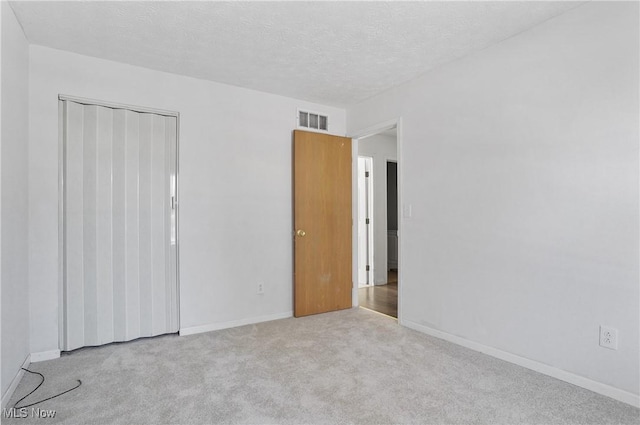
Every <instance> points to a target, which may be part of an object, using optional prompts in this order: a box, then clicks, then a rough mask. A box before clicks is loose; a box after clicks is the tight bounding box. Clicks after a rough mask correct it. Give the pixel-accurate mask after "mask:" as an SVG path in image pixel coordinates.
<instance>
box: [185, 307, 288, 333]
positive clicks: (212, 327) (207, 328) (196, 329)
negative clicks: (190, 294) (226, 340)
mask: <svg viewBox="0 0 640 425" xmlns="http://www.w3.org/2000/svg"><path fill="white" fill-rule="evenodd" d="M292 316H293V312H292V311H287V312H285V313H277V314H270V315H267V316H259V317H250V318H248V319H241V320H232V321H230V322H220V323H210V324H208V325H200V326H191V327H188V328H182V329H180V336H185V335H193V334H199V333H203V332H211V331H219V330H220V329H228V328H235V327H238V326H245V325H253V324H254V323H261V322H270V321H272V320H279V319H287V318H289V317H292Z"/></svg>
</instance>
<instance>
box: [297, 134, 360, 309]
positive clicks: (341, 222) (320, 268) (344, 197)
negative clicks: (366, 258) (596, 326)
mask: <svg viewBox="0 0 640 425" xmlns="http://www.w3.org/2000/svg"><path fill="white" fill-rule="evenodd" d="M293 152H294V154H293V168H294V234H295V235H294V241H295V242H294V245H295V248H294V256H295V258H294V315H295V316H296V317H300V316H307V315H310V314H317V313H324V312H328V311H334V310H341V309H345V308H351V306H352V304H351V290H352V287H353V284H352V281H351V277H352V269H351V225H352V216H351V202H352V200H351V166H352V165H351V139H349V138H346V137H339V136H331V135H328V134H320V133H311V132H306V131H299V130H296V131H294V136H293Z"/></svg>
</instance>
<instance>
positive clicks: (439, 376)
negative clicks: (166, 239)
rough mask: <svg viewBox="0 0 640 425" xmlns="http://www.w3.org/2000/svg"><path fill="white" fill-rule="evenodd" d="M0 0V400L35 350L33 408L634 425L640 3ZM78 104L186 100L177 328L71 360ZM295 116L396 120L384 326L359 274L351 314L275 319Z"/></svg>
mask: <svg viewBox="0 0 640 425" xmlns="http://www.w3.org/2000/svg"><path fill="white" fill-rule="evenodd" d="M1 7H2V9H1V13H2V16H1V36H2V44H1V60H2V67H1V73H0V78H1V86H0V95H1V98H2V109H1V115H0V134H1V137H2V140H1V142H2V145H1V150H0V159H1V161H0V167H1V168H0V178H1V193H0V210H1V222H0V232H1V233H0V235H1V248H2V249H1V253H0V267H1V269H0V276H1V279H2V280H1V297H2V298H1V321H2V323H1V332H2V334H1V364H2V372H1V388H2V407H3V409H9V408H11V407H14V405H15V402H16V401H17V400H18V399H19V398H20V397H22V396H24V395H26V394H27V393H28V392H29V391H30V390H31V389H33V387H35V386H36V385H37V384H38V381H37V380H36V379H35V378H33V377H32V376H30V375H29V374H28V372H25V371H23V370H22V369H21V368H27V369H29V370H32V371H40V372H42V373H43V374H44V375H45V376H47V381H46V384H43V387H42V389H41V390H40V391H41V392H39V393H35V394H34V395H33V396H31V398H27V399H26V400H25V403H26V402H28V401H30V400H31V401H38V400H39V399H40V398H45V397H47V396H49V395H53V394H55V393H57V392H61V391H64V390H65V389H66V388H68V387H69V385H72V384H73V383H74V382H75V379H80V380H82V386H81V387H79V388H78V389H77V390H75V391H73V392H70V393H68V394H65V395H62V396H60V397H57V398H56V399H53V400H50V401H47V402H44V403H42V404H40V405H38V406H40V407H42V408H46V409H55V410H56V411H57V413H56V414H57V416H56V418H57V419H54V420H61V421H69V422H71V423H73V422H83V421H84V422H86V421H89V420H91V418H96V419H95V420H96V421H98V422H99V423H110V422H113V423H133V422H138V423H142V422H148V423H154V422H163V421H164V422H184V423H204V422H236V423H238V422H244V423H301V422H306V423H314V422H324V423H329V422H362V423H390V422H413V423H453V422H455V423H465V422H468V423H471V422H473V423H498V422H502V423H517V422H528V423H587V422H594V423H598V422H603V423H604V422H616V423H634V421H635V423H637V420H638V419H639V417H640V411H639V410H638V408H640V361H639V359H640V249H639V246H640V244H639V238H640V209H639V208H640V207H639V205H640V202H639V199H640V183H639V180H640V163H639V160H640V149H639V139H640V106H639V97H640V84H639V79H640V66H639V56H640V52H639V50H640V7H639V3H638V2H637V1H628V2H615V1H611V2H608V1H606V2H604V1H603V2H598V1H587V2H425V3H398V4H396V3H393V2H389V3H386V2H372V3H368V2H337V3H323V2H291V3H289V2H275V3H262V2H255V3H253V2H238V3H235V2H231V3H222V2H221V3H217V2H188V3H181V2H22V1H5V0H3V1H2V3H1ZM167 46H168V47H167ZM316 52H317V55H316ZM61 96H62V98H61ZM65 96H66V97H65ZM61 99H62V100H61ZM74 99H75V100H76V101H80V102H84V101H85V100H86V101H89V100H94V101H96V102H98V104H100V105H107V106H108V105H111V106H113V108H114V110H117V109H118V108H123V107H124V106H126V105H128V106H130V107H131V108H140V109H134V110H135V112H133V111H127V113H129V114H130V115H131V114H134V113H135V114H137V113H138V112H139V115H141V116H142V115H145V114H147V115H150V114H151V112H153V111H155V113H156V115H157V116H159V117H162V119H163V120H166V121H167V122H168V121H169V118H167V117H169V116H171V117H176V120H177V124H170V125H173V126H174V127H167V128H177V129H176V130H175V131H176V135H177V141H175V143H176V144H177V150H178V151H177V152H176V156H175V157H176V161H177V167H178V170H179V171H178V175H179V180H178V181H177V192H176V199H175V202H176V203H175V205H174V204H173V202H174V201H173V200H171V201H170V203H169V204H167V205H168V208H178V207H179V214H177V215H176V220H177V227H176V229H177V230H176V238H177V239H176V240H177V241H178V242H179V245H177V246H179V249H178V250H177V254H176V256H177V257H176V260H177V265H176V267H177V270H178V272H177V283H176V285H177V288H176V290H177V296H176V299H175V303H176V304H175V305H173V306H172V308H174V309H173V310H172V311H175V312H177V317H176V318H175V319H176V320H175V322H174V323H172V326H176V328H171V331H170V332H169V331H167V332H160V333H171V332H174V331H175V329H179V334H171V335H166V336H160V337H158V338H155V339H154V338H150V339H143V340H135V341H132V342H126V343H118V344H111V345H106V346H104V347H98V348H87V349H80V350H79V351H77V352H71V353H70V354H65V353H64V352H63V353H62V355H61V350H64V347H65V345H64V344H63V341H62V338H63V336H64V329H65V327H68V325H69V324H68V323H65V317H66V316H65V314H63V311H62V310H63V309H64V305H63V304H62V302H61V300H62V297H63V282H62V281H61V276H62V274H61V268H62V266H61V261H62V259H63V258H66V257H65V255H66V254H65V253H66V251H65V249H66V248H64V247H63V245H62V244H61V240H62V239H61V234H60V230H59V229H60V228H61V227H60V226H61V219H62V209H61V207H60V205H61V204H60V199H61V189H60V188H61V187H62V186H61V181H60V175H61V172H62V168H61V164H62V161H61V159H62V158H63V157H64V155H66V152H63V151H62V149H61V146H62V145H61V140H62V139H63V138H64V137H61V131H62V130H61V128H62V127H61V116H65V115H63V112H61V111H64V109H60V108H61V106H60V105H62V104H63V103H64V102H65V101H73V100H74ZM63 108H64V107H63ZM107 109H108V108H107ZM150 111H151V112H150ZM300 111H308V112H311V113H314V114H320V115H322V116H327V117H328V133H330V134H332V135H337V136H345V137H349V138H352V139H353V140H354V148H353V149H354V150H353V152H355V154H353V156H352V157H353V158H355V162H356V163H357V156H358V151H357V143H358V140H360V139H361V138H364V137H366V136H368V135H371V134H375V133H379V132H381V131H384V130H388V129H390V128H395V130H396V134H397V144H398V145H397V158H395V159H396V160H397V163H398V166H397V170H398V171H397V173H398V202H399V205H398V210H399V213H398V221H399V223H398V253H399V258H398V270H399V275H398V320H397V322H396V321H394V320H393V319H390V318H387V317H384V316H380V315H377V314H376V313H372V312H369V311H366V310H364V309H358V308H357V298H358V295H357V294H358V281H357V277H356V276H357V270H354V282H355V284H354V286H353V302H354V308H353V309H346V310H342V311H338V312H329V313H324V314H319V315H313V316H309V317H302V318H293V317H292V316H293V311H294V294H293V287H294V277H293V270H294V258H293V255H294V243H293V242H292V241H293V237H292V236H293V232H294V228H293V224H292V223H293V221H294V213H293V202H294V201H293V199H292V180H293V172H292V158H293V156H292V150H293V149H292V131H293V130H300V129H301V128H300V123H299V121H298V119H299V116H300V115H299V113H300ZM114 114H116V113H115V112H114ZM172 114H173V115H172ZM110 119H111V118H110ZM149 119H150V120H153V119H156V120H158V122H160V121H159V120H160V118H149ZM171 119H173V118H171ZM116 120H117V118H113V122H115V121H116ZM153 122H156V121H153ZM114 125H115V124H114ZM114 128H116V127H114ZM306 130H309V129H308V128H307V129H306ZM114 131H115V130H114ZM315 132H316V133H317V134H320V133H322V131H321V130H316V131H315ZM141 134H142V133H141ZM114 140H115V139H114ZM167 140H169V139H167ZM172 143H173V142H172ZM65 146H66V145H65ZM114 146H115V145H114ZM167 146H170V142H169V141H168V142H167ZM114 149H115V148H114ZM168 149H169V148H168ZM114 152H115V151H114ZM166 152H170V149H169V150H167V151H166ZM167 155H169V154H168V153H167ZM65 158H66V157H65ZM85 158H86V156H85ZM163 158H164V157H163ZM167 158H169V156H167ZM167 161H168V160H167ZM167 163H168V162H167ZM65 164H66V163H65ZM114 169H115V168H114ZM110 178H111V177H110ZM113 178H114V179H116V180H117V176H113ZM116 180H114V181H116ZM353 187H354V188H355V187H357V185H356V184H355V181H354V185H353ZM115 193H116V192H115V191H114V192H113V194H114V196H115ZM85 194H86V191H85ZM355 196H356V195H355V193H354V197H355ZM114 199H115V198H114ZM355 199H356V200H357V198H355ZM167 202H169V201H167ZM116 204H117V202H115V201H114V203H113V205H114V207H115V205H116ZM353 217H354V218H355V219H357V212H355V211H354V212H353ZM114 223H115V222H114ZM167 223H168V221H167ZM85 240H86V239H85ZM354 240H355V238H354ZM63 251H64V252H63ZM113 252H114V253H115V252H116V251H113ZM353 258H354V259H357V252H356V251H354V254H353ZM354 264H357V261H354ZM385 272H386V271H385ZM114 285H115V283H114ZM114 293H115V292H114ZM114 306H115V304H114ZM114 308H115V307H114ZM172 314H173V313H172ZM86 345H93V344H86ZM376 347H378V349H376ZM172 352H175V353H178V354H179V355H176V356H175V357H173V356H171V355H170V353H172ZM74 362H76V363H74ZM154 362H157V365H158V367H157V369H148V370H150V371H151V372H150V374H149V375H146V374H145V375H144V376H142V377H141V376H139V375H136V373H135V370H136V367H138V366H139V365H141V364H142V363H145V364H146V365H147V366H146V367H149V365H153V364H155V363H154ZM385 362H391V363H392V364H393V365H395V367H396V369H395V370H396V372H397V375H394V371H388V372H387V373H386V375H384V378H381V380H380V381H379V382H374V381H375V380H376V376H375V375H373V374H371V370H378V369H382V368H383V366H384V364H385ZM63 370H64V371H66V372H65V373H68V374H69V375H64V376H63V375H56V373H58V371H63ZM145 370H147V369H145ZM60 373H62V372H60ZM127 374H131V375H127ZM120 376H123V378H122V379H123V381H117V379H120V378H119V377H120ZM133 377H137V378H136V379H139V382H138V381H136V380H134V378H133ZM458 379H459V381H458ZM461 382H465V384H464V387H463V386H462V384H460V383H461ZM107 383H109V385H113V387H109V386H107ZM183 383H184V387H182V386H181V385H183ZM404 383H406V385H405V384H404ZM468 383H469V384H468ZM165 384H166V385H165ZM403 385H404V386H403ZM469 385H470V386H469ZM120 386H121V387H120ZM145 386H146V387H145ZM118 387H120V388H123V391H122V393H123V394H127V396H131V397H132V398H131V399H132V400H135V402H134V403H137V404H135V405H134V406H133V407H136V406H137V407H139V409H138V410H137V411H135V412H133V411H131V412H129V413H128V414H131V415H134V416H128V417H123V416H122V415H121V414H120V416H119V413H118V411H117V409H115V407H114V406H116V405H119V404H120V403H125V401H124V399H122V398H119V397H121V396H122V394H116V393H117V391H115V390H114V388H118ZM145 388H154V390H153V391H156V393H155V394H157V397H154V396H153V395H150V396H148V394H149V393H147V392H146V391H147V390H146V389H145ZM386 389H390V390H389V391H390V394H385V393H384V391H385V390H386ZM369 390H370V391H369ZM391 390H393V391H397V393H394V394H391V393H392V391H391ZM101 391H102V392H101ZM163 391H164V392H163ZM147 396H148V397H147ZM39 397H40V398H39ZM190 397H192V398H194V400H198V401H199V402H198V403H200V402H201V404H196V405H195V406H194V405H193V404H192V403H191V401H190ZM394 397H399V398H400V399H398V400H396V399H395V398H394ZM101 400H102V401H101ZM292 400H295V402H293V401H292ZM389 400H395V401H394V403H396V406H395V407H394V406H393V405H392V404H390V403H389ZM505 400H509V403H511V404H510V405H509V406H512V407H509V406H505V405H503V404H501V403H502V402H504V401H505ZM83 402H86V403H87V406H91V409H93V411H85V410H83V407H81V406H83ZM352 402H353V403H352ZM356 402H357V403H356ZM463 402H464V403H463ZM65 403H68V404H65ZM101 403H102V405H101ZM172 403H178V404H172ZM403 403H407V404H406V405H405V404H403ZM356 404H357V405H356ZM272 405H275V406H276V407H272ZM79 406H80V407H79ZM166 406H169V407H171V406H180V407H176V410H175V411H173V410H169V411H166V412H164V413H162V415H163V416H153V415H154V414H155V415H160V413H158V412H155V413H150V412H149V411H150V410H153V409H154V408H155V407H158V409H159V410H158V411H160V410H161V407H166ZM185 406H186V407H185ZM207 406H208V407H207ZM398 406H403V407H402V409H404V410H397V409H399V408H398ZM452 406H455V408H454V407H452ZM513 406H515V407H513ZM36 407H37V406H36ZM133 407H132V408H133ZM365 407H366V409H365ZM108 408H110V409H112V411H109V412H107V411H106V409H108ZM207 408H209V409H213V410H212V411H202V412H204V413H202V412H201V411H200V410H199V409H205V410H206V409H207ZM65 409H66V410H65ZM145 409H146V410H145ZM412 409H413V410H412ZM178 410H181V412H179V411H178ZM29 412H31V411H29ZM145 412H147V413H145ZM189 412H190V413H189ZM197 412H200V413H197ZM92 414H93V415H94V416H91V415H92ZM7 415H9V416H7ZM11 415H13V416H11ZM15 415H16V413H15V412H13V413H11V411H10V410H3V418H2V420H3V421H5V420H7V421H8V422H9V421H11V420H14V419H16V416H15ZM136 415H138V416H136ZM139 415H142V416H139ZM144 415H148V416H144ZM172 415H176V416H172ZM403 415H404V416H403Z"/></svg>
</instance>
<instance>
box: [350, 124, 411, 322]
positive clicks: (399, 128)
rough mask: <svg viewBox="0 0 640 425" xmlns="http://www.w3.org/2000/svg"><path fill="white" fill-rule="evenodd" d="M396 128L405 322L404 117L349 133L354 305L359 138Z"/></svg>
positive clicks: (400, 272) (355, 290) (355, 294)
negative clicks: (351, 159)
mask: <svg viewBox="0 0 640 425" xmlns="http://www.w3.org/2000/svg"><path fill="white" fill-rule="evenodd" d="M392 128H395V129H396V143H397V144H396V150H397V163H398V324H401V325H402V324H403V319H402V300H403V291H402V289H403V286H404V285H403V284H402V275H403V270H402V263H403V261H402V253H403V249H402V240H403V238H402V232H403V229H404V217H403V215H402V214H401V212H402V205H403V204H402V200H403V185H402V164H403V160H402V117H397V118H394V119H391V120H388V121H383V122H380V123H378V124H374V125H371V126H369V127H365V128H361V129H359V130H356V131H353V132H351V133H349V134H348V135H347V137H351V139H352V140H353V141H352V143H351V149H352V155H351V157H352V158H355V159H354V160H353V162H352V166H353V172H352V176H353V177H352V193H353V195H352V203H351V205H352V217H353V223H354V226H352V227H353V230H352V240H353V242H352V251H353V253H352V255H353V261H352V264H353V272H352V273H353V278H352V280H353V295H352V300H353V303H352V304H353V306H354V307H358V226H357V222H358V176H357V171H358V159H357V158H358V144H359V139H364V138H365V137H369V136H373V135H375V134H378V133H381V132H383V131H385V130H390V129H392Z"/></svg>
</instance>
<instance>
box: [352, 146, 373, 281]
mask: <svg viewBox="0 0 640 425" xmlns="http://www.w3.org/2000/svg"><path fill="white" fill-rule="evenodd" d="M352 143H353V142H352ZM360 158H362V159H363V160H364V161H367V162H368V163H369V166H370V167H369V168H370V170H369V173H370V175H369V179H370V180H369V183H366V182H365V184H366V192H367V198H366V203H367V208H368V210H369V225H368V226H369V227H368V228H367V230H366V232H367V249H368V252H369V255H368V256H367V263H368V265H369V270H368V271H366V274H367V283H366V285H365V286H363V287H366V286H373V285H375V282H374V279H373V277H374V276H375V273H374V267H375V264H374V262H373V259H374V249H375V244H374V233H373V229H374V222H375V216H374V213H375V209H374V204H373V197H374V193H373V192H374V190H373V184H374V183H373V157H371V156H367V155H359V156H358V161H359V160H360ZM357 168H358V165H356V169H357ZM358 171H359V170H358ZM357 192H358V193H357V195H358V197H359V196H360V190H359V187H358V191H357ZM358 205H360V199H358ZM357 212H358V213H359V212H360V211H359V210H358V211H357ZM355 223H356V227H357V232H358V244H360V214H358V219H357V220H356V222H355ZM360 266H361V264H360V256H358V282H357V286H358V288H360V270H359V268H360Z"/></svg>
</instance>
